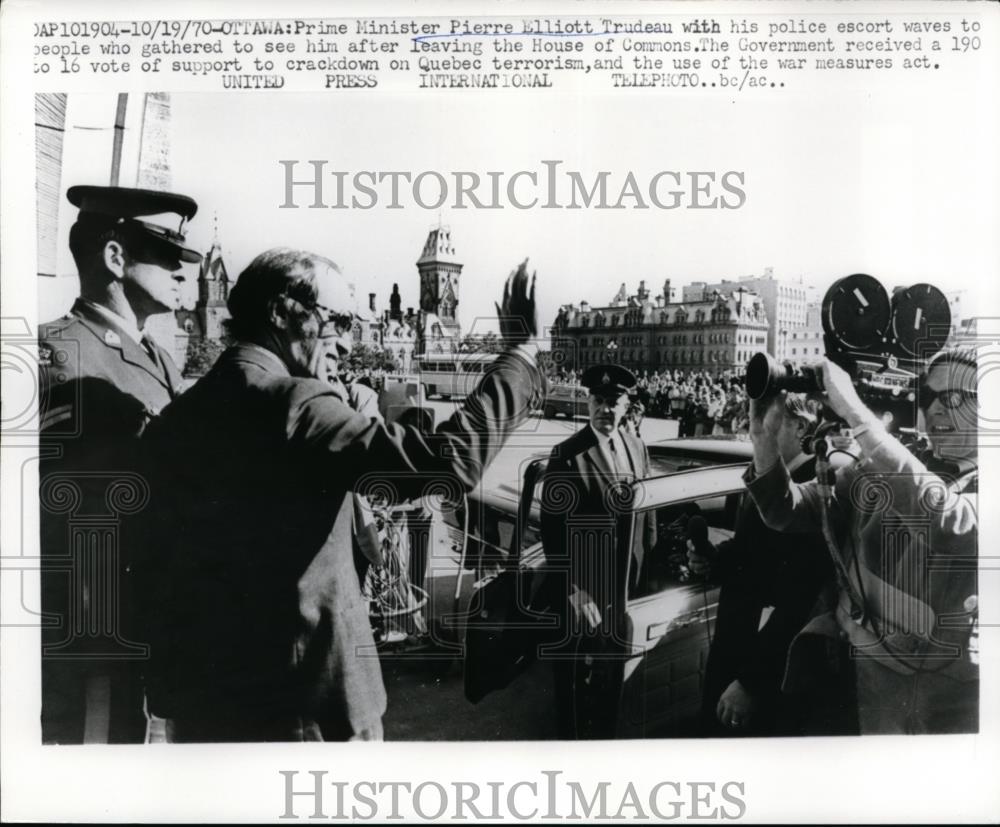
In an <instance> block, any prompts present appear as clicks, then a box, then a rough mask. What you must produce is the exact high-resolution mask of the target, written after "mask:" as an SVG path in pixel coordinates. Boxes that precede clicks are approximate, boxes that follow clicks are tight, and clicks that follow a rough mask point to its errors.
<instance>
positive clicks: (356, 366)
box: [347, 344, 396, 373]
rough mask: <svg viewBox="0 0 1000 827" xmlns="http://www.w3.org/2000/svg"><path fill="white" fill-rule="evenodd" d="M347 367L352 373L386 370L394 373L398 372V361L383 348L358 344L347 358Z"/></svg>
mask: <svg viewBox="0 0 1000 827" xmlns="http://www.w3.org/2000/svg"><path fill="white" fill-rule="evenodd" d="M347 367H348V369H349V370H350V372H352V373H360V372H362V371H364V370H384V371H386V372H387V373H392V372H393V371H395V370H396V359H395V358H394V357H393V355H392V354H391V353H390V352H389V351H387V350H384V349H383V348H380V347H373V346H371V345H365V344H357V345H355V346H354V348H353V349H352V350H351V355H350V356H348V357H347Z"/></svg>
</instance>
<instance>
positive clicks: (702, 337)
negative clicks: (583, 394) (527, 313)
mask: <svg viewBox="0 0 1000 827" xmlns="http://www.w3.org/2000/svg"><path fill="white" fill-rule="evenodd" d="M670 295H671V288H670V282H669V281H667V282H666V283H665V284H664V286H663V292H662V293H661V294H660V295H658V296H656V297H653V298H651V297H650V294H649V290H648V289H647V288H646V283H645V281H641V282H639V289H638V290H637V292H636V293H635V294H633V295H629V294H628V291H627V290H626V287H625V285H624V284H622V286H621V287H620V288H619V290H618V292H617V293H616V294H615V296H614V297H613V298H612V300H611V302H610V303H609V304H607V305H603V306H599V307H598V306H591V305H590V304H589V303H588V302H581V303H580V305H579V306H576V305H573V304H567V305H563V307H561V308H560V310H559V313H558V314H557V316H556V319H555V322H554V324H553V333H552V338H553V343H552V349H553V352H554V354H553V355H554V356H556V357H557V359H558V360H559V362H560V364H561V365H562V366H564V367H565V368H566V369H581V368H586V367H588V366H589V365H593V364H597V363H599V362H605V361H612V362H617V363H619V364H621V365H623V366H625V367H627V368H629V369H630V370H636V371H640V372H641V371H645V370H650V371H659V370H663V369H667V368H669V369H674V368H680V369H682V370H705V371H709V372H711V373H715V372H721V371H726V370H733V369H736V370H742V369H743V366H744V365H745V364H746V361H747V360H748V359H749V358H750V356H751V355H753V354H754V353H756V352H757V351H759V350H764V349H765V347H766V345H767V330H768V323H767V314H766V312H765V310H764V305H763V302H762V300H761V298H760V297H759V296H757V295H755V294H753V293H750V292H749V291H746V290H742V291H740V290H737V291H735V292H733V293H724V292H714V293H713V294H711V295H710V296H708V297H707V298H704V299H701V300H698V301H681V302H668V301H667V300H666V297H667V296H670Z"/></svg>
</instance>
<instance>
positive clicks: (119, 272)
mask: <svg viewBox="0 0 1000 827" xmlns="http://www.w3.org/2000/svg"><path fill="white" fill-rule="evenodd" d="M101 256H102V260H103V261H104V267H105V269H107V270H108V272H110V273H111V274H112V275H113V276H114V277H115V278H116V279H122V278H124V277H125V248H124V247H122V245H121V243H120V242H118V241H115V240H114V239H111V240H110V241H107V242H105V244H104V250H103V251H102V252H101Z"/></svg>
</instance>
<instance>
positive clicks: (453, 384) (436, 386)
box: [413, 353, 497, 399]
mask: <svg viewBox="0 0 1000 827" xmlns="http://www.w3.org/2000/svg"><path fill="white" fill-rule="evenodd" d="M496 358H497V355H496V354H495V353H450V354H446V353H425V354H423V355H421V356H415V357H414V359H413V367H414V370H415V371H416V373H417V378H418V380H419V382H420V385H421V386H422V387H423V389H424V396H425V398H427V399H430V398H431V397H432V396H435V395H436V396H440V397H441V398H442V399H450V398H451V397H453V396H454V397H465V396H468V395H469V394H470V393H472V390H473V389H474V388H475V387H476V385H478V384H479V380H480V379H482V378H483V372H484V371H485V370H486V368H487V367H488V366H489V365H490V364H492V363H493V361H494V360H495V359H496Z"/></svg>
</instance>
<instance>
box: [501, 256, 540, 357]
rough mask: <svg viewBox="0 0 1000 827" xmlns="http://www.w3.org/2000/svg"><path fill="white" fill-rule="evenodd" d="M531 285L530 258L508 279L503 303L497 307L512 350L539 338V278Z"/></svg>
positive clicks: (533, 279)
mask: <svg viewBox="0 0 1000 827" xmlns="http://www.w3.org/2000/svg"><path fill="white" fill-rule="evenodd" d="M536 275H537V274H536V273H532V274H531V280H530V281H531V285H530V288H529V285H528V281H529V279H528V259H525V260H524V261H522V262H521V263H520V264H519V265H518V267H517V269H516V270H514V271H512V272H511V274H510V275H509V276H508V277H507V281H506V283H505V284H504V287H503V300H502V302H501V304H498V305H496V308H497V317H498V318H499V319H500V335H501V337H502V338H503V342H504V344H505V345H507V346H508V347H511V346H513V345H519V344H522V343H524V342H527V341H528V340H529V339H534V338H537V336H538V311H537V309H536V307H535V276H536Z"/></svg>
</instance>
